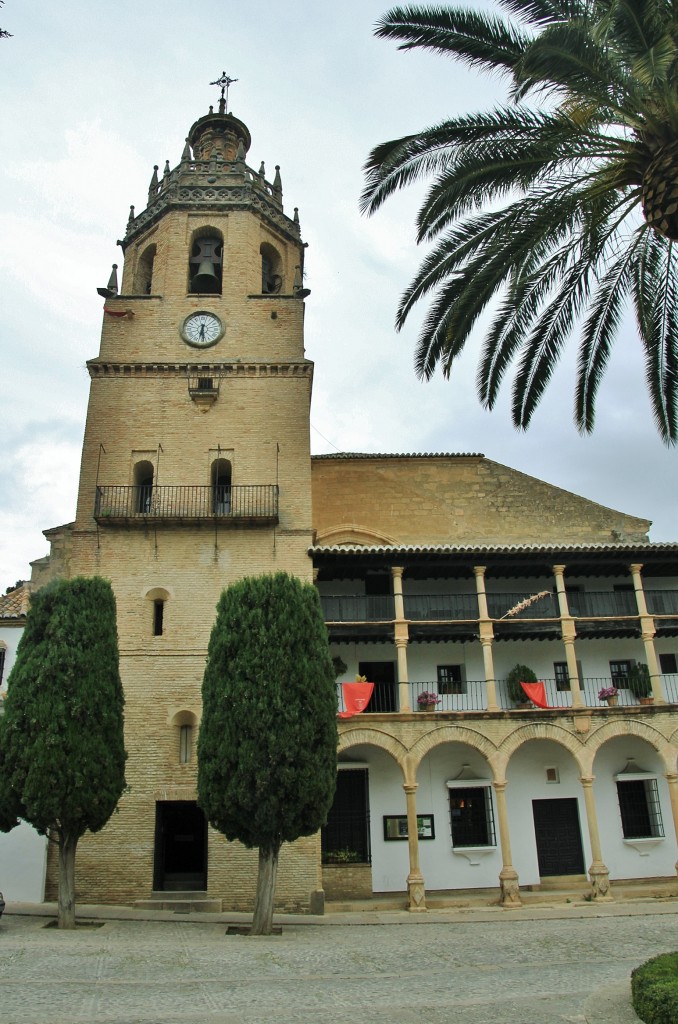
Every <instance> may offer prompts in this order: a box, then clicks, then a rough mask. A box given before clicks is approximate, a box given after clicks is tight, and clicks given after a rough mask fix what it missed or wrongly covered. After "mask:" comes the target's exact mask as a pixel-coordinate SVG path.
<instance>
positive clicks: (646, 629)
mask: <svg viewBox="0 0 678 1024" xmlns="http://www.w3.org/2000/svg"><path fill="white" fill-rule="evenodd" d="M642 568H643V566H642V564H641V563H634V564H633V565H630V566H629V571H630V573H631V576H632V577H633V589H634V591H635V594H636V605H637V607H638V615H639V616H640V635H641V637H642V640H643V647H644V648H645V661H646V662H647V667H648V669H649V672H650V682H651V684H652V696H653V697H654V702H655V704H666V700H665V698H664V688H663V686H662V680H661V672H660V671H659V662H658V660H657V652H656V651H655V648H654V637H655V634H656V632H657V627H656V625H655V621H654V619H653V617H652V616H651V615H649V614H648V610H647V602H646V601H645V590H644V588H643V578H642V576H641V575H640V570H641V569H642Z"/></svg>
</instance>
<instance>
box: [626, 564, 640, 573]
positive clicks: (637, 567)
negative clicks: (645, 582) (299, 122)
mask: <svg viewBox="0 0 678 1024" xmlns="http://www.w3.org/2000/svg"><path fill="white" fill-rule="evenodd" d="M642 568H643V563H642V562H632V563H631V565H630V566H629V572H632V573H634V572H640V571H641V569H642Z"/></svg>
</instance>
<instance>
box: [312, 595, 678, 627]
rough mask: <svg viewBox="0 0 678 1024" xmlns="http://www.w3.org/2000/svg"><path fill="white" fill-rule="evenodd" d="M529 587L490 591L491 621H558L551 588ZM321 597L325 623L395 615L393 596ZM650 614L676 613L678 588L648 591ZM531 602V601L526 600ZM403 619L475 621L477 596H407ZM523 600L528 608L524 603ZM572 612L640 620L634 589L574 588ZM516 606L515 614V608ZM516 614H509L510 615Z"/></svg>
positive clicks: (387, 618)
mask: <svg viewBox="0 0 678 1024" xmlns="http://www.w3.org/2000/svg"><path fill="white" fill-rule="evenodd" d="M534 596H535V594H534V592H529V591H520V592H510V593H509V592H501V593H488V594H487V606H488V612H489V615H490V618H491V619H494V620H495V621H497V622H500V621H503V622H506V623H511V622H515V621H521V620H522V621H530V620H539V619H558V618H559V617H560V611H559V608H558V599H557V597H556V595H555V594H553V593H551V592H549V593H547V594H545V595H544V596H543V597H540V598H539V599H538V600H533V598H534ZM320 600H321V603H322V606H323V611H324V613H325V620H326V621H327V622H370V621H372V622H373V621H375V620H377V621H379V620H382V621H383V620H385V621H392V620H393V619H394V617H395V607H394V602H393V596H392V595H390V594H386V595H383V596H370V595H365V594H321V596H320ZM646 600H647V607H648V612H649V614H650V615H652V614H655V615H677V616H678V590H649V591H646ZM528 602H529V603H528ZM403 603H404V607H405V618H406V619H407V620H409V621H411V622H426V621H443V622H454V621H469V620H470V621H474V620H477V619H478V618H479V610H478V599H477V596H476V595H475V594H469V593H457V594H455V593H445V594H405V595H404V598H403ZM523 603H525V607H524V608H521V607H520V605H521V604H523ZM568 607H569V611H570V615H572V616H573V617H574V618H581V619H596V618H624V619H626V618H637V616H638V608H637V605H636V598H635V594H634V593H632V592H630V591H624V590H621V591H615V590H609V591H588V592H577V591H573V592H572V593H570V594H568ZM514 608H517V610H516V611H513V612H512V609H514ZM509 612H512V613H511V614H508V613H509Z"/></svg>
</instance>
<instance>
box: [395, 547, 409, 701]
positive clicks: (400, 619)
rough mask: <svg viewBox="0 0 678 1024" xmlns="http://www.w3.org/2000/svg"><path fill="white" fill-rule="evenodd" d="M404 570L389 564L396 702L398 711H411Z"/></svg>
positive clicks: (401, 567)
mask: <svg viewBox="0 0 678 1024" xmlns="http://www.w3.org/2000/svg"><path fill="white" fill-rule="evenodd" d="M404 572H405V569H404V568H403V566H401V565H392V566H391V578H392V579H393V608H394V614H395V626H394V633H395V647H396V658H397V659H398V704H399V710H400V711H411V710H412V703H411V701H410V681H409V680H410V677H409V670H408V667H407V645H408V643H409V639H410V631H409V627H408V625H407V621H406V619H405V601H404V599H403V573H404Z"/></svg>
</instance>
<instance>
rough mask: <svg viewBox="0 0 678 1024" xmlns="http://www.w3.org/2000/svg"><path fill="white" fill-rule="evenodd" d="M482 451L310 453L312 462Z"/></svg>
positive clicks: (478, 455) (467, 455)
mask: <svg viewBox="0 0 678 1024" xmlns="http://www.w3.org/2000/svg"><path fill="white" fill-rule="evenodd" d="M484 458H485V456H484V455H483V453H482V452H328V453H327V454H326V455H312V456H311V460H312V461H313V462H320V461H321V460H329V459H484Z"/></svg>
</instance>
